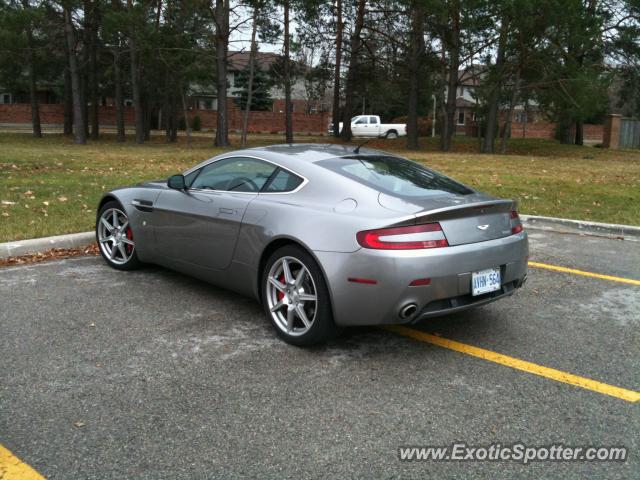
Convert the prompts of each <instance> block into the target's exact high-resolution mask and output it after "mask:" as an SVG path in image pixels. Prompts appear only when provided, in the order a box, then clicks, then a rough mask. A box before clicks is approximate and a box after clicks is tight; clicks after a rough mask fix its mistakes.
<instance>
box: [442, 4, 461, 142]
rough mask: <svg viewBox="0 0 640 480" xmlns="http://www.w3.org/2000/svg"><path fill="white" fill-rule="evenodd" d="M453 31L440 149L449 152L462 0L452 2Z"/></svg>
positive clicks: (457, 66)
mask: <svg viewBox="0 0 640 480" xmlns="http://www.w3.org/2000/svg"><path fill="white" fill-rule="evenodd" d="M450 13H451V15H450V16H451V31H450V33H449V35H450V37H449V42H448V43H449V71H448V80H447V99H446V103H445V106H444V113H445V118H444V119H443V129H442V133H441V134H440V149H441V150H443V151H445V152H447V151H449V149H450V148H451V137H452V136H453V132H454V129H455V116H456V98H457V92H456V90H457V89H458V69H459V68H460V2H459V0H454V1H452V3H451V12H450Z"/></svg>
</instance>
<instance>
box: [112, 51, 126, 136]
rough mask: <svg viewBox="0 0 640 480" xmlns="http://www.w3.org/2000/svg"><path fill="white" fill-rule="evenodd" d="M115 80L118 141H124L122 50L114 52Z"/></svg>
mask: <svg viewBox="0 0 640 480" xmlns="http://www.w3.org/2000/svg"><path fill="white" fill-rule="evenodd" d="M113 80H114V83H115V103H116V130H117V133H116V141H117V142H119V143H122V142H124V140H125V132H124V93H123V91H122V72H121V70H120V52H119V51H118V52H117V53H115V54H114V60H113Z"/></svg>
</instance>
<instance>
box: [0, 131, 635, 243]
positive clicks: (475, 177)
mask: <svg viewBox="0 0 640 480" xmlns="http://www.w3.org/2000/svg"><path fill="white" fill-rule="evenodd" d="M231 140H232V142H233V143H234V144H235V145H238V144H239V141H238V138H237V137H232V139H231ZM297 140H298V141H299V142H323V141H327V138H326V137H298V138H297ZM435 140H437V139H434V140H432V139H423V140H422V145H423V147H422V149H421V150H420V151H417V152H413V151H412V152H409V151H406V150H405V149H404V139H397V140H376V141H374V142H370V143H369V145H371V146H375V147H378V148H382V149H386V150H389V151H394V152H397V153H400V154H403V155H405V156H407V157H409V158H411V159H414V160H418V161H421V162H424V163H425V164H426V165H428V166H430V167H432V168H434V169H436V170H439V171H442V172H444V173H445V174H447V175H450V176H452V177H454V178H456V179H458V180H460V181H462V182H464V183H467V184H469V185H471V186H473V187H475V188H478V189H479V190H482V191H485V192H488V193H491V194H494V195H498V196H501V197H507V198H514V199H517V200H518V201H519V202H520V211H521V212H522V213H528V214H536V215H548V216H557V217H565V218H576V219H585V220H595V221H603V222H614V223H625V224H631V225H640V151H628V150H627V151H608V150H604V149H600V148H593V147H578V146H572V145H559V144H557V143H555V142H551V141H546V140H512V141H511V144H510V152H509V154H508V155H480V154H477V153H475V151H477V147H478V141H477V139H470V138H462V137H461V138H456V139H455V146H454V151H453V152H451V153H442V152H438V151H437V147H436V141H435ZM281 141H282V138H281V137H280V136H276V135H256V136H252V137H250V142H251V144H252V145H254V146H255V145H261V144H271V143H280V142H281ZM211 145H212V140H211V136H210V135H207V136H204V135H200V136H196V137H195V138H194V145H193V148H187V146H186V143H185V139H184V138H180V142H179V143H178V144H166V143H165V142H164V137H162V136H154V137H152V141H151V142H149V143H147V144H145V145H135V144H133V143H131V142H128V143H125V144H117V143H115V139H114V137H113V136H107V135H105V136H104V138H103V139H101V140H100V141H97V142H91V143H89V144H88V145H86V146H77V145H73V143H72V142H71V139H69V138H66V137H63V136H61V135H46V136H45V137H44V138H42V139H34V138H32V137H31V136H29V135H27V134H12V133H0V202H1V203H0V242H4V241H9V240H19V239H25V238H34V237H41V236H46V235H56V234H62V233H71V232H80V231H86V230H91V229H92V228H93V223H94V217H95V208H96V205H97V202H98V200H99V198H100V196H101V195H102V193H103V192H104V191H106V190H109V189H111V188H113V187H116V186H122V185H129V184H132V183H135V182H139V181H143V180H153V179H158V178H167V177H168V176H169V175H171V174H173V173H177V172H180V171H182V170H185V169H186V168H187V167H189V166H192V165H194V164H195V163H197V162H200V161H201V160H204V159H206V158H210V157H212V156H214V155H216V154H218V153H220V152H221V151H222V150H221V149H217V148H214V147H212V146H211Z"/></svg>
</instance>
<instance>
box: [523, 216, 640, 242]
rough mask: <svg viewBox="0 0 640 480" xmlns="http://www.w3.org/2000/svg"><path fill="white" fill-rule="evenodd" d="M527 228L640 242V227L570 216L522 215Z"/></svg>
mask: <svg viewBox="0 0 640 480" xmlns="http://www.w3.org/2000/svg"><path fill="white" fill-rule="evenodd" d="M520 218H521V219H522V223H523V224H524V226H525V228H530V229H537V230H549V231H552V232H560V233H574V234H579V235H580V234H582V235H595V236H599V237H607V238H616V239H621V240H629V241H633V242H640V227H635V226H633V225H618V224H615V223H600V222H587V221H584V220H570V219H568V218H555V217H540V216H536V215H520Z"/></svg>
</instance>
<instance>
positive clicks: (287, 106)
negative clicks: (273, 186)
mask: <svg viewBox="0 0 640 480" xmlns="http://www.w3.org/2000/svg"><path fill="white" fill-rule="evenodd" d="M289 10H290V0H284V138H285V142H286V143H293V123H292V118H291V114H292V111H293V105H292V104H291V54H290V51H289V50H290V48H291V36H290V35H289Z"/></svg>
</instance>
